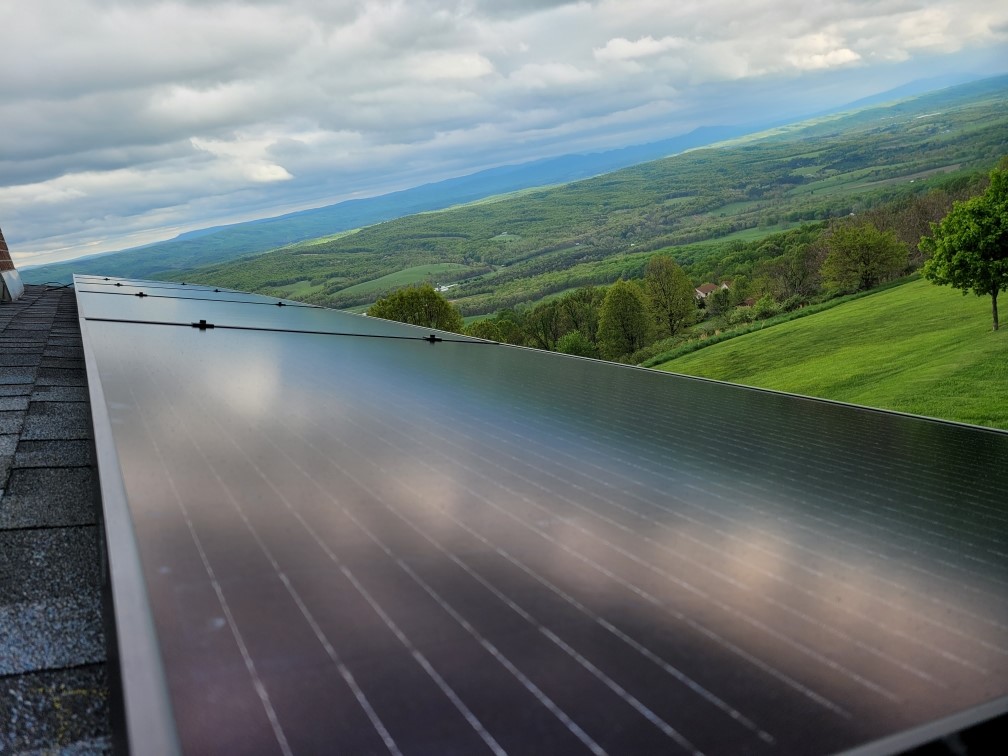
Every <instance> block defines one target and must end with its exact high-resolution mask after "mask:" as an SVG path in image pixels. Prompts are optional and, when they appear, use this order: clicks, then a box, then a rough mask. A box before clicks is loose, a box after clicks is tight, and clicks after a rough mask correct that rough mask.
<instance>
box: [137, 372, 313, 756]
mask: <svg viewBox="0 0 1008 756" xmlns="http://www.w3.org/2000/svg"><path fill="white" fill-rule="evenodd" d="M120 369H121V368H120ZM128 390H129V392H130V396H131V398H132V399H133V404H134V406H136V407H137V408H139V407H140V404H139V402H137V398H136V394H135V393H134V392H133V387H132V386H129V388H128ZM138 414H139V417H140V421H141V423H142V425H143V429H144V432H145V433H146V435H147V437H148V438H149V439H150V443H151V448H153V449H154V453H155V454H156V455H157V457H158V460H159V462H160V464H161V465H162V467H164V458H163V456H162V454H161V448H160V445H159V444H158V442H157V437H156V436H155V435H154V434H153V433H152V432H151V429H150V426H149V425H148V424H147V421H146V418H145V417H144V415H143V413H142V412H139V413H138ZM167 479H168V484H169V487H170V489H171V492H172V496H173V498H174V499H175V502H176V503H177V505H178V507H179V511H180V512H181V514H182V518H183V520H184V521H185V524H186V528H187V529H188V530H189V534H190V536H191V537H192V540H193V543H194V545H195V546H196V549H197V551H198V552H199V555H200V560H201V561H202V563H203V568H204V569H205V570H206V573H207V576H208V577H209V579H210V584H211V585H212V586H213V590H214V593H215V594H216V596H217V601H218V602H219V604H220V607H221V611H222V612H224V616H225V618H226V620H227V624H228V629H229V630H230V631H231V635H232V637H233V638H234V640H235V643H236V644H237V646H238V648H239V650H240V652H241V655H242V660H243V661H244V663H245V668H246V669H247V670H248V674H249V677H250V678H251V682H252V687H253V689H254V690H255V692H256V695H257V696H258V697H259V700H260V702H261V703H262V706H263V710H264V711H265V712H266V717H267V719H268V720H269V723H270V726H271V728H272V730H273V734H274V736H275V737H276V741H277V744H278V745H279V747H280V750H281V752H282V753H283V754H285V756H293V751H291V748H290V744H289V743H288V742H287V737H286V735H285V734H284V731H283V728H282V727H281V726H280V722H279V720H278V718H277V715H276V710H275V709H274V708H273V704H272V702H271V701H270V698H269V693H268V692H267V690H266V686H265V685H263V683H262V680H261V679H260V677H259V673H258V671H257V670H256V667H255V662H254V661H253V660H252V657H251V655H250V654H249V651H248V647H247V646H246V645H245V641H244V639H243V638H242V633H241V631H240V630H239V628H238V625H237V623H236V622H235V619H234V616H233V614H232V613H231V608H230V606H229V605H228V601H227V599H226V598H225V596H224V591H223V589H222V588H221V584H220V581H218V580H217V575H216V573H215V572H214V569H213V566H212V565H211V564H210V560H209V559H208V558H207V554H206V551H205V550H204V548H203V543H202V541H201V540H200V537H199V535H198V534H197V532H196V528H195V527H194V525H193V521H192V518H191V516H190V514H189V510H188V508H187V507H186V504H185V501H184V500H183V498H182V496H181V495H180V494H179V491H178V488H177V487H176V485H175V481H174V478H173V477H172V476H171V475H168V476H167ZM137 745H139V744H137Z"/></svg>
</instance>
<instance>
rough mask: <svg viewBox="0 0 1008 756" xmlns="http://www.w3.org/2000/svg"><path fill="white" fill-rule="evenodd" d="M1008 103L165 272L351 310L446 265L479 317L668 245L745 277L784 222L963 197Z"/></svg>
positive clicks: (436, 277)
mask: <svg viewBox="0 0 1008 756" xmlns="http://www.w3.org/2000/svg"><path fill="white" fill-rule="evenodd" d="M1006 104H1008V77H1000V78H996V79H988V80H986V81H982V82H975V83H972V84H967V85H962V86H959V87H953V88H950V89H947V90H942V91H939V92H935V93H931V94H928V95H924V96H920V97H916V98H912V99H909V100H905V101H902V102H898V103H894V104H890V105H886V106H878V107H871V108H865V109H863V110H858V111H856V112H852V113H847V114H840V115H834V116H829V117H823V118H820V119H817V120H815V121H812V122H807V123H804V124H799V125H795V126H790V127H785V128H780V129H776V130H773V131H770V132H765V133H763V134H760V135H754V136H751V137H746V138H744V139H739V140H736V141H733V142H726V143H723V144H722V145H720V146H718V147H716V148H704V149H696V150H693V151H690V152H686V153H683V154H680V155H676V156H673V157H670V158H666V159H663V160H658V161H654V162H650V163H644V164H641V165H637V166H634V167H631V168H626V169H623V170H620V171H616V172H614V173H609V174H605V175H602V176H598V177H595V178H591V179H586V180H582V181H577V182H575V183H571V184H565V185H562V186H555V187H549V188H542V189H534V190H524V191H520V192H517V193H514V194H511V195H503V196H499V197H495V198H493V199H490V200H483V201H480V202H476V203H473V204H469V205H463V206H459V207H454V208H450V209H447V210H441V211H437V212H428V213H422V214H418V215H411V216H407V217H403V218H398V219H395V220H389V221H386V222H383V223H378V224H377V225H373V226H369V227H366V228H362V229H360V230H359V231H357V232H356V233H352V234H345V235H342V236H338V237H336V238H330V239H323V240H316V241H310V242H302V243H299V244H295V245H292V246H289V247H286V248H283V249H280V250H276V251H273V252H269V253H266V254H262V255H259V256H256V257H251V258H243V259H241V260H238V261H233V262H225V263H221V264H217V265H213V266H209V267H204V268H199V269H195V270H187V271H179V270H173V271H171V272H167V273H164V274H161V275H160V276H159V277H164V278H174V279H178V278H179V277H180V276H184V277H185V279H186V280H189V281H193V282H203V283H213V284H215V285H224V286H229V287H234V288H238V289H243V290H249V291H255V292H262V293H267V294H270V295H274V296H289V297H293V298H297V299H302V300H304V301H308V302H313V303H317V304H323V305H326V306H330V307H338V308H351V307H361V306H364V305H367V304H369V303H370V302H373V301H375V299H377V298H378V297H379V296H381V295H382V294H383V293H387V292H388V291H390V290H392V289H394V288H395V287H396V286H397V285H400V283H399V282H398V279H396V278H395V276H396V275H397V274H399V272H400V271H406V270H410V271H419V270H423V269H424V268H425V266H434V265H437V266H446V265H447V266H451V267H449V268H438V269H436V270H435V269H431V270H432V272H431V273H430V276H429V277H428V280H430V281H431V282H432V283H435V284H449V283H457V284H458V285H457V286H455V287H453V288H452V289H451V291H450V296H451V298H452V300H453V301H454V302H455V303H456V304H457V305H458V306H459V307H460V309H461V310H462V313H463V314H464V315H467V316H473V315H481V314H487V313H494V312H497V311H500V310H501V309H503V308H509V307H515V306H519V305H523V304H526V303H534V302H537V301H539V300H542V299H543V298H544V297H547V296H549V295H552V294H556V293H557V292H562V291H567V290H570V289H572V288H576V287H579V286H584V285H589V284H609V283H612V282H613V281H615V280H618V279H619V278H627V277H639V276H640V275H641V274H642V271H643V267H644V264H645V262H646V260H647V257H648V256H649V255H650V254H651V253H653V252H655V251H659V250H661V251H666V252H668V253H670V254H672V255H673V256H674V257H675V258H676V260H677V261H678V262H679V263H680V264H681V265H683V266H684V267H685V268H686V269H687V271H688V273H689V274H690V276H691V277H692V278H693V279H694V280H695V281H696V282H697V283H699V282H701V281H703V280H704V279H707V278H710V277H713V276H715V275H731V274H734V273H735V272H738V271H731V270H727V269H726V268H725V266H724V265H723V260H724V259H725V258H726V257H730V256H731V254H732V253H733V252H735V251H737V249H738V246H737V245H739V244H743V243H744V242H746V241H751V240H754V239H756V240H758V239H760V238H762V237H764V236H766V235H768V234H771V233H773V232H775V231H782V230H786V229H789V228H794V227H797V226H799V225H800V224H803V223H810V222H813V223H814V222H822V221H826V220H829V219H832V218H837V217H845V216H848V215H849V214H851V213H856V214H862V213H864V212H867V211H870V210H871V209H872V208H875V207H877V206H879V205H880V204H883V203H893V202H899V201H901V200H905V199H906V198H911V197H919V196H923V195H925V194H926V193H927V192H928V190H929V189H933V188H935V187H942V188H944V189H946V190H949V191H951V193H952V194H953V196H954V195H956V193H957V192H961V191H962V190H963V188H964V187H967V186H968V185H969V184H970V182H972V181H975V180H976V179H977V177H978V176H982V175H983V174H984V173H986V171H988V170H989V169H990V168H991V167H992V166H993V164H994V163H995V162H996V161H997V159H998V158H999V157H1000V156H1001V155H1003V154H1005V153H1006V152H1008V108H1006ZM950 188H951V189H950ZM925 228H926V225H925ZM917 238H919V233H918V234H917ZM907 241H908V242H909V241H913V242H916V239H907ZM750 262H752V261H750ZM741 272H743V273H745V271H744V270H742V271H741ZM407 275H408V276H411V275H412V274H407ZM389 276H392V278H389Z"/></svg>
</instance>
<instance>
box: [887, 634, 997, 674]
mask: <svg viewBox="0 0 1008 756" xmlns="http://www.w3.org/2000/svg"><path fill="white" fill-rule="evenodd" d="M906 638H907V636H905V634H904V639H906ZM981 644H982V645H987V646H988V647H991V648H993V649H994V650H997V651H999V652H1002V653H1003V649H998V648H996V647H993V646H990V644H986V643H983V642H982V641H981ZM925 646H927V647H929V648H930V649H931V650H933V651H934V652H935V653H938V654H939V655H942V656H944V657H945V658H947V659H951V660H954V661H957V662H958V663H961V664H963V665H964V666H967V667H970V668H973V669H976V670H978V671H983V668H981V667H979V666H978V665H975V664H972V663H971V662H969V661H967V660H964V659H962V658H961V657H958V656H956V655H954V654H950V653H949V652H947V651H945V650H944V649H940V648H937V647H935V646H933V645H930V644H925Z"/></svg>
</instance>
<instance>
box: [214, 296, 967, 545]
mask: <svg viewBox="0 0 1008 756" xmlns="http://www.w3.org/2000/svg"><path fill="white" fill-rule="evenodd" d="M238 293H240V292H238ZM225 301H226V300H225ZM812 438H813V443H814V442H817V440H818V436H815V435H813V436H812ZM779 440H780V439H778V443H779ZM803 448H804V445H802V446H801V447H800V448H799V449H803ZM835 451H836V450H835ZM843 454H844V452H843V450H840V455H843ZM797 459H798V460H800V458H797ZM868 461H869V463H870V462H871V459H870V458H869V460H868ZM864 462H865V460H864V459H862V458H858V460H857V463H858V466H859V467H862V466H863V465H864ZM795 464H797V462H796V463H795ZM853 469H854V468H852V470H853ZM886 470H887V471H888V470H889V468H886ZM915 472H916V473H917V474H919V473H920V471H919V469H915ZM978 485H983V482H982V481H981V482H978ZM970 493H975V490H971V492H970ZM910 506H912V505H910ZM982 535H984V534H982Z"/></svg>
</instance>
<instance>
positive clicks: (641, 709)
mask: <svg viewBox="0 0 1008 756" xmlns="http://www.w3.org/2000/svg"><path fill="white" fill-rule="evenodd" d="M149 377H150V378H151V380H152V381H153V380H154V376H153V375H150V376H149ZM203 409H204V411H207V410H209V408H207V407H204V408H203ZM206 417H208V418H211V419H213V420H214V421H215V423H216V424H217V426H218V429H219V430H220V432H221V433H222V434H224V435H225V436H226V437H228V438H229V440H230V441H231V442H232V444H233V445H234V446H235V449H236V450H237V451H238V452H239V453H241V454H242V456H244V457H245V459H246V461H247V462H248V463H249V464H250V466H252V467H253V468H254V469H255V470H256V471H257V473H258V474H259V475H260V477H261V478H262V479H263V481H264V482H265V483H266V484H267V485H268V486H269V487H270V488H271V489H272V490H273V491H274V493H275V494H276V495H277V496H278V497H280V499H281V501H283V503H284V505H285V506H286V507H287V509H288V510H289V511H291V513H292V514H294V516H295V517H296V518H297V519H298V520H299V521H300V522H302V524H304V526H305V527H306V529H308V531H309V533H311V534H312V536H313V537H314V538H316V539H318V536H317V534H316V533H315V532H314V531H313V530H312V529H311V528H310V526H308V524H307V523H306V522H304V520H303V518H302V517H301V516H300V515H299V514H298V513H297V512H296V510H295V509H294V507H293V506H292V505H291V503H290V501H289V500H288V499H287V497H286V496H285V495H284V494H283V493H282V491H280V489H279V488H277V487H276V486H275V485H273V483H272V482H271V481H270V479H269V477H268V476H266V475H265V474H264V473H263V472H262V470H261V468H259V466H258V465H257V464H256V463H255V461H254V460H252V459H251V457H249V456H248V454H247V453H246V452H245V451H244V450H243V449H242V447H241V445H240V444H238V442H237V441H236V440H235V439H234V437H233V436H232V435H231V434H230V432H229V431H228V430H227V429H226V428H225V427H224V426H223V425H221V424H220V422H219V421H217V420H216V418H215V417H213V416H212V415H210V414H209V413H208V414H207V415H206ZM187 435H188V436H189V439H190V442H191V443H193V444H194V445H195V446H196V447H197V448H199V444H198V442H197V441H196V440H195V438H194V437H193V436H192V435H191V434H189V433H188V432H187ZM267 441H268V442H269V443H271V445H273V446H274V448H276V449H277V451H279V452H281V453H283V450H282V449H281V448H280V447H278V446H276V444H273V443H272V441H270V440H269V439H268V438H267ZM200 453H201V454H203V452H202V450H201V451H200ZM203 456H204V458H206V455H205V454H203ZM284 456H287V458H288V460H289V461H290V462H291V464H293V465H294V466H295V468H296V469H298V470H301V471H302V472H304V471H303V469H302V468H301V467H300V466H299V465H298V464H297V462H296V461H295V460H293V458H290V457H289V456H288V455H286V454H284ZM208 464H209V462H208ZM210 466H211V469H213V466H212V465H210ZM305 474H306V476H307V477H308V478H309V480H310V481H311V482H312V483H314V484H315V485H316V486H318V488H319V491H320V492H321V493H322V494H323V495H324V496H327V497H328V498H330V499H331V500H332V502H333V503H334V504H336V505H337V506H340V507H341V508H342V509H343V511H344V512H345V513H346V514H347V516H348V518H349V519H350V520H351V521H352V522H353V523H354V524H355V525H356V526H357V527H358V528H360V529H361V531H362V532H364V533H365V534H366V535H367V536H368V537H369V538H370V539H371V540H372V541H373V542H374V543H375V544H376V545H378V547H379V548H380V549H382V550H383V551H384V552H385V553H386V554H387V555H388V556H389V557H390V558H392V559H393V560H394V561H395V562H396V564H397V565H398V566H399V567H400V568H401V569H403V570H404V571H405V572H406V573H407V574H408V575H409V576H410V577H411V578H412V579H413V580H414V581H415V582H417V584H418V585H420V586H421V588H422V589H423V590H424V591H426V592H427V593H428V594H429V595H431V596H432V598H434V600H435V601H436V602H437V603H438V604H439V605H440V606H441V607H442V608H443V609H444V610H445V611H446V612H447V613H448V614H449V615H450V616H451V617H452V618H453V619H454V620H455V621H457V622H458V623H459V624H460V625H461V626H462V627H463V628H465V629H466V630H467V631H468V632H470V633H472V634H473V635H474V636H475V637H476V638H477V640H478V641H479V642H480V643H481V644H482V645H484V647H486V648H487V649H488V651H490V652H491V654H492V655H493V656H495V658H498V661H500V662H501V663H502V664H504V665H505V667H506V668H507V669H508V670H509V671H511V672H512V673H514V672H517V667H515V665H514V664H513V663H512V662H511V661H510V660H508V659H507V657H506V656H504V655H503V654H502V653H500V651H499V650H497V649H496V648H495V647H494V646H493V645H492V644H491V643H490V642H489V641H487V640H486V639H485V638H483V637H482V636H481V635H479V633H478V632H477V631H476V630H475V628H473V627H472V625H471V624H470V623H468V622H467V621H466V620H465V619H464V618H463V617H462V615H461V614H459V613H458V611H457V610H455V609H454V608H453V607H452V605H451V603H450V602H448V601H447V600H445V599H444V597H442V596H440V594H438V593H437V592H436V591H434V590H433V588H431V587H430V586H429V584H427V583H426V582H424V581H423V579H422V578H420V577H419V576H418V575H417V574H416V573H415V572H414V571H413V570H411V569H410V568H409V566H408V565H407V564H405V563H404V562H403V561H402V560H401V559H399V558H398V557H396V556H395V554H394V552H392V551H391V549H389V548H388V546H387V545H386V544H384V543H383V542H382V541H381V539H379V538H378V537H377V536H375V535H374V533H372V532H371V531H370V530H368V529H367V528H366V527H365V526H364V525H363V524H362V523H361V522H360V521H359V520H358V519H357V518H355V517H354V516H353V514H352V513H351V512H350V511H349V510H347V509H346V508H345V507H342V505H341V504H340V502H339V500H338V499H336V498H335V497H333V496H332V495H331V494H330V493H329V492H328V491H326V490H325V489H324V488H323V487H321V486H320V485H318V482H317V481H315V480H314V478H312V477H311V476H310V475H308V474H307V473H305ZM215 477H217V478H218V481H219V482H220V484H221V487H222V489H223V490H225V491H227V495H228V498H229V500H230V501H231V502H232V505H233V506H235V507H236V509H237V510H238V511H239V514H240V516H241V517H242V520H243V522H244V523H245V525H246V527H247V528H248V529H249V531H250V532H251V533H252V534H253V536H254V537H255V539H256V541H257V543H259V545H260V547H261V548H262V549H263V550H264V552H266V553H267V554H269V552H268V549H267V548H266V546H265V545H264V544H263V543H262V541H261V539H260V538H259V536H258V535H257V534H256V533H255V530H254V528H253V526H252V524H251V522H249V521H248V519H247V518H246V517H245V516H244V514H242V513H241V510H240V505H239V504H238V503H237V501H236V500H235V499H234V497H233V495H232V494H231V493H230V491H228V490H227V487H226V485H225V484H224V482H223V480H221V479H220V478H219V476H218V475H217V474H216V472H215ZM378 500H379V501H380V498H379V499H378ZM318 542H319V544H320V546H323V547H325V546H324V542H322V541H321V540H319V541H318ZM326 548H327V547H326ZM327 552H328V548H327ZM328 553H330V555H331V557H332V558H333V559H334V560H336V557H335V555H334V554H332V552H328ZM269 559H270V561H271V563H272V565H273V567H274V569H275V570H277V572H278V573H280V568H279V565H278V564H277V563H276V561H275V560H274V559H273V557H272V556H269ZM337 563H338V560H337ZM354 583H355V585H359V583H357V582H356V579H354ZM484 587H486V588H487V589H488V590H491V591H492V592H493V594H494V595H495V596H496V597H497V598H498V599H500V600H501V601H503V602H505V603H506V605H507V606H509V608H511V609H512V610H513V611H515V612H516V613H518V614H519V616H521V617H522V618H523V619H524V620H526V621H527V622H529V623H530V624H531V625H532V626H533V627H536V629H538V630H539V631H540V632H542V633H543V634H544V635H545V636H546V637H548V638H549V639H550V640H551V641H552V642H553V643H554V644H555V645H557V646H558V647H559V648H561V649H562V650H563V651H564V652H565V653H567V654H568V655H570V656H571V657H572V658H574V659H575V660H576V661H577V662H578V663H579V664H581V665H582V666H583V667H584V668H585V669H586V670H588V671H589V672H590V673H591V674H592V675H594V676H595V677H597V678H598V679H599V680H600V681H602V682H603V684H605V685H606V686H607V687H609V688H610V689H611V690H613V692H615V693H616V694H617V695H618V696H619V697H620V698H622V699H623V700H624V701H625V702H626V703H627V704H628V705H630V706H631V707H633V708H634V709H635V710H637V711H638V713H640V714H641V715H642V716H644V717H645V718H646V719H647V720H648V721H650V722H651V723H652V724H653V725H655V726H656V727H657V728H658V729H659V730H661V731H662V733H663V734H665V735H666V736H667V737H669V738H670V739H672V740H674V741H675V742H676V743H678V744H679V745H680V746H681V747H683V748H684V749H686V750H688V751H692V752H694V753H699V751H697V749H696V748H695V746H693V745H692V744H691V743H690V742H689V741H688V740H686V739H685V738H684V737H683V736H682V735H681V734H680V733H679V732H678V731H677V730H675V728H673V727H672V726H671V725H669V724H668V723H667V722H665V721H664V720H663V719H662V718H661V717H659V716H658V715H657V714H655V713H654V712H653V711H651V710H650V709H649V708H648V707H646V706H645V705H644V704H642V703H641V702H640V701H639V700H637V699H636V698H635V697H634V696H633V695H631V694H630V693H628V692H627V691H626V690H625V689H623V688H622V686H620V685H619V684H618V683H615V682H614V681H613V680H612V679H611V678H609V677H608V676H607V675H606V674H605V673H603V672H602V671H601V670H599V669H598V668H597V667H595V666H594V665H593V664H591V662H589V661H588V660H587V659H585V658H584V657H583V656H581V655H580V654H578V653H577V652H576V651H574V649H572V648H571V647H570V646H569V645H567V644H565V643H564V642H563V641H562V639H560V638H559V637H558V636H556V635H555V634H553V633H552V632H551V631H549V630H548V629H547V628H545V627H544V626H542V624H541V623H539V622H538V620H536V619H535V618H534V617H532V616H531V615H530V614H529V613H528V612H526V611H525V610H523V609H522V608H521V607H519V606H518V605H517V604H516V603H514V602H513V601H511V600H510V599H507V598H506V597H505V596H504V595H503V594H502V593H500V591H497V590H496V589H495V588H492V587H491V586H490V585H489V584H488V583H484ZM369 601H370V599H369ZM375 608H376V611H382V612H383V610H381V609H380V606H379V605H378V604H377V603H375ZM386 617H387V615H385V614H384V613H383V618H386ZM388 621H389V622H391V620H390V619H389V620H388ZM403 637H405V636H403ZM519 674H520V673H519ZM519 679H520V680H521V681H522V682H523V684H526V687H529V686H531V685H532V684H531V681H529V680H528V678H527V677H525V676H524V675H521V676H520V678H519ZM535 691H538V689H537V688H535V687H534V686H532V687H531V688H530V692H534V694H535V695H536V698H538V699H539V700H540V702H541V703H543V704H544V705H547V707H548V708H550V709H551V711H554V713H559V714H562V716H561V721H563V722H564V723H565V724H566V725H567V726H568V727H570V728H571V729H572V732H574V733H575V734H576V735H577V736H578V737H579V739H581V740H582V742H584V743H585V744H586V745H587V746H588V747H589V749H590V750H592V751H593V752H595V753H602V752H603V751H602V750H601V748H600V747H599V746H598V745H597V744H595V743H594V741H591V740H590V738H588V737H587V736H586V735H585V734H584V732H583V730H581V728H579V727H577V725H576V724H574V723H573V721H572V720H570V718H569V717H568V716H567V715H566V714H565V713H562V711H561V710H560V709H559V707H555V705H554V704H552V702H551V701H550V700H549V699H548V697H546V696H545V695H544V694H542V693H541V691H539V692H538V693H535ZM475 721H478V720H475ZM484 732H485V731H484Z"/></svg>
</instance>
